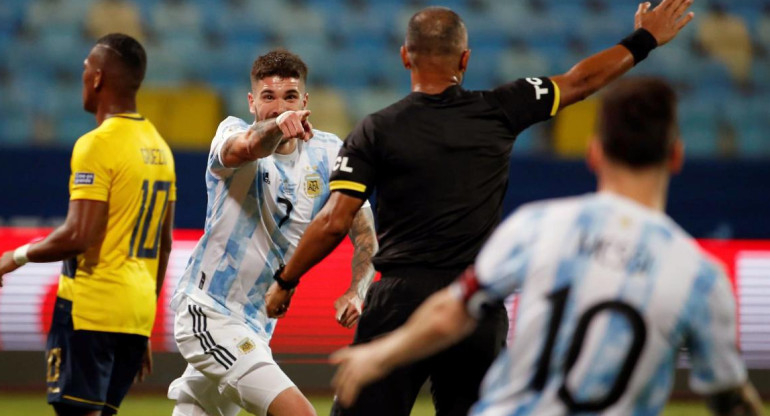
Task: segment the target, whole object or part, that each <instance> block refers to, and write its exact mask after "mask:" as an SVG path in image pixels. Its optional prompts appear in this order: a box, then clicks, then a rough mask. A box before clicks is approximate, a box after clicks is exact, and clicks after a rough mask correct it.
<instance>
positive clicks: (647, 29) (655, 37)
mask: <svg viewBox="0 0 770 416" xmlns="http://www.w3.org/2000/svg"><path fill="white" fill-rule="evenodd" d="M692 2H693V0H663V2H661V3H660V4H659V5H658V6H657V7H655V8H654V9H652V10H650V8H651V4H650V3H649V2H646V3H641V4H640V5H639V9H638V10H637V12H636V16H635V19H634V20H635V24H634V27H635V29H636V31H635V32H634V33H632V34H631V35H630V36H628V37H627V38H625V39H623V40H622V41H621V42H620V43H619V44H618V45H616V46H613V47H611V48H609V49H605V50H603V51H601V52H599V53H597V54H595V55H593V56H591V57H589V58H586V59H584V60H582V61H580V62H579V63H578V64H577V65H575V66H574V67H572V69H570V70H569V71H568V72H567V73H565V74H563V75H557V76H553V77H550V78H551V80H552V81H553V82H554V83H555V84H556V85H558V87H559V90H560V94H561V100H560V103H559V108H560V109H561V108H564V107H566V106H568V105H570V104H573V103H576V102H578V101H581V100H583V99H585V98H586V97H588V96H589V95H591V94H593V93H595V92H596V91H597V90H599V89H600V88H602V87H604V86H605V85H607V84H609V83H610V82H612V81H613V80H614V79H616V78H618V77H619V76H621V75H623V74H625V73H626V72H628V70H630V69H631V68H633V66H634V65H636V64H638V63H639V62H641V61H642V60H643V59H644V58H646V57H647V54H649V53H650V51H652V50H653V49H655V48H656V47H658V46H663V45H665V44H666V43H668V42H669V41H671V39H673V38H674V37H675V36H676V35H677V34H678V33H679V31H680V30H682V28H684V27H685V26H686V25H687V24H688V23H689V22H690V21H691V20H692V18H693V16H694V14H693V12H689V13H687V9H688V8H689V7H690V6H691V5H692Z"/></svg>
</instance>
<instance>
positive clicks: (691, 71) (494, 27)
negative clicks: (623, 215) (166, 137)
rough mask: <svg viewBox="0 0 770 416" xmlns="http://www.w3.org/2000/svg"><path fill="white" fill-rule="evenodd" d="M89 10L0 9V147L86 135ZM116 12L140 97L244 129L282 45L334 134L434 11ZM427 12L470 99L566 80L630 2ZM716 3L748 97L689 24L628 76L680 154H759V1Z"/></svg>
mask: <svg viewBox="0 0 770 416" xmlns="http://www.w3.org/2000/svg"><path fill="white" fill-rule="evenodd" d="M98 1H99V0H84V1H78V2H67V6H66V7H62V6H61V4H62V3H63V2H62V0H45V1H44V0H34V1H24V0H3V1H2V2H0V56H2V57H3V59H1V60H0V123H2V124H1V125H0V147H2V146H20V145H24V144H25V143H33V144H35V145H67V144H69V143H71V142H72V141H73V140H74V139H75V138H77V137H78V136H79V135H80V134H82V133H84V132H85V131H86V130H87V129H89V128H90V127H92V125H93V123H92V122H91V119H90V118H89V116H88V115H82V114H80V113H82V111H81V110H80V106H79V105H73V103H77V102H79V100H80V88H79V82H80V73H81V71H82V59H83V58H84V57H85V56H86V54H87V53H88V50H89V48H90V45H91V44H92V42H93V39H89V38H87V35H86V30H85V28H86V23H87V22H86V21H85V20H86V19H87V16H88V10H89V7H91V5H92V4H95V3H96V2H98ZM128 1H131V2H132V3H133V4H134V5H136V7H137V8H138V9H139V10H140V15H141V18H142V20H143V28H144V31H145V32H146V34H147V36H146V37H147V39H145V46H146V48H147V51H148V56H149V68H148V74H147V80H146V85H147V86H148V87H149V88H162V89H167V88H178V89H184V88H186V87H187V86H188V85H191V84H199V83H201V82H203V83H205V84H207V85H208V86H209V87H211V88H213V89H214V91H216V93H217V94H218V95H219V96H220V98H221V101H222V103H224V106H223V108H224V109H223V113H227V114H235V115H241V116H245V117H248V113H245V110H246V109H245V105H244V102H245V92H246V91H248V88H249V84H248V73H249V69H250V66H251V62H252V61H253V59H254V58H255V57H256V56H257V55H258V54H260V53H263V52H265V51H267V50H269V49H270V48H274V47H278V46H283V47H286V48H288V49H290V50H292V51H295V52H297V53H298V54H300V55H301V56H302V57H303V58H304V59H305V60H306V61H307V63H308V65H309V67H310V80H309V82H310V92H311V94H312V90H313V88H321V87H324V88H325V89H328V88H332V89H333V90H334V91H336V93H335V94H336V95H337V96H339V97H344V100H343V102H344V104H345V105H343V106H335V108H337V107H341V108H344V110H341V111H344V112H345V113H346V114H345V115H344V116H343V118H346V119H347V120H348V122H346V123H345V122H343V123H336V124H338V125H352V123H354V122H355V121H357V120H359V119H360V118H361V117H363V116H364V115H365V114H367V113H368V112H371V111H374V110H376V109H378V108H381V107H382V106H384V105H387V104H389V103H390V102H392V101H393V100H396V99H398V98H400V97H402V96H403V95H405V94H406V93H408V91H409V88H408V87H409V85H408V83H409V77H408V73H407V72H406V71H405V70H404V69H403V68H402V66H401V64H400V60H399V56H398V47H399V46H400V44H401V42H402V39H403V36H404V31H405V28H406V24H407V20H408V17H409V16H410V15H411V14H412V13H413V12H414V11H415V10H418V9H419V8H422V7H424V6H426V5H430V4H437V3H436V2H433V1H427V0H260V1H259V2H255V1H251V0H221V1H211V0H158V1H154V0H128ZM440 3H441V4H442V5H446V6H449V7H452V8H453V9H455V10H456V11H458V12H459V13H460V14H461V15H462V16H463V17H464V19H465V21H466V24H467V26H468V30H469V34H470V44H471V48H472V51H473V52H472V57H471V65H470V69H469V71H468V73H467V75H466V79H465V82H464V85H465V86H466V87H467V88H471V89H481V88H490V87H493V86H495V85H497V84H499V83H502V82H506V81H509V80H512V79H514V78H517V77H521V76H542V75H549V74H553V73H561V72H565V71H566V70H568V69H569V68H570V67H571V66H572V65H573V64H574V63H576V62H577V61H578V60H579V59H581V58H583V57H585V56H587V55H588V54H590V53H594V52H597V51H599V50H601V49H603V48H606V47H609V46H611V45H613V44H614V43H616V42H617V41H618V40H619V39H620V38H622V37H623V36H624V35H625V34H627V33H628V32H629V31H630V28H631V25H632V22H633V14H634V12H635V9H636V6H637V2H625V1H616V0H521V1H504V0H446V1H442V2H440ZM723 3H724V4H725V5H726V6H727V11H728V13H731V14H734V15H737V16H739V17H740V18H741V19H743V21H744V22H745V25H746V27H747V28H748V29H749V31H750V33H751V36H752V39H753V42H754V44H755V45H756V46H755V48H754V49H755V50H756V56H755V58H754V62H753V63H752V70H751V77H750V81H749V82H748V85H746V83H745V82H736V81H735V80H734V79H733V78H732V77H731V74H730V73H729V72H728V70H727V69H726V68H725V65H724V64H720V63H719V62H718V61H717V60H715V59H714V58H712V57H710V56H709V55H708V54H707V53H705V52H704V51H703V50H702V49H700V48H699V47H698V39H697V30H696V25H697V24H698V21H697V20H696V21H695V22H694V24H693V25H692V27H689V28H687V29H686V30H685V31H684V32H683V33H682V34H681V36H680V38H679V39H677V40H676V41H675V42H673V43H672V44H671V45H669V46H667V47H666V48H665V49H663V50H660V51H656V52H655V53H653V54H652V55H651V57H650V58H649V59H648V61H646V62H644V63H643V64H642V65H640V66H639V67H638V68H636V69H635V70H634V72H633V73H634V74H637V75H653V76H663V77H665V78H666V79H669V80H671V81H672V82H673V83H674V84H675V85H676V86H677V88H678V89H679V91H680V93H681V96H682V105H681V106H680V107H681V108H682V124H683V125H682V131H683V132H684V133H685V139H686V140H687V141H688V147H689V148H690V150H691V151H690V154H692V155H697V156H698V157H722V156H724V157H732V156H743V157H758V156H770V134H768V133H766V132H768V131H770V129H769V128H768V127H770V126H768V124H769V123H770V121H768V120H770V117H768V114H767V110H766V109H765V107H767V105H766V103H768V102H770V58H768V56H770V1H768V0H741V1H734V2H723ZM693 7H694V9H695V10H696V12H697V13H698V14H699V15H704V14H706V13H709V4H708V2H698V3H696V4H695V5H694V6H693ZM31 91H34V92H35V94H32V93H31ZM43 94H45V96H44V97H45V98H43ZM736 97H742V98H741V99H737V98H736ZM726 103H728V104H726ZM763 103H764V104H763ZM313 104H314V105H315V106H319V105H322V103H320V102H319V101H314V102H313ZM180 111H181V110H180ZM223 115H224V114H218V115H217V117H215V118H219V117H221V116H223ZM38 118H43V119H46V120H49V121H50V123H51V124H52V126H53V127H52V128H53V133H52V134H53V135H54V136H55V139H54V140H51V139H50V138H46V137H37V136H39V135H40V134H43V135H45V134H49V133H48V130H46V129H41V128H40V127H39V126H37V125H36V123H35V122H33V121H32V120H34V119H38ZM175 131H179V129H176V130H175ZM543 131H550V130H549V128H548V127H546V128H545V129H544V130H541V131H539V132H536V133H531V134H529V135H528V136H526V137H524V138H522V139H520V140H519V143H518V144H517V146H516V150H517V151H519V152H523V153H527V152H538V151H542V149H543V148H544V147H543V146H542V142H543V141H542V140H536V139H533V137H540V136H541V133H542V132H543ZM567 131H569V129H567ZM41 132H42V133H41ZM341 134H343V135H344V132H341ZM560 140H561V139H560ZM172 141H173V140H172ZM732 142H734V144H733V145H730V143H732ZM546 148H547V146H546ZM730 149H733V150H730ZM555 151H557V153H558V149H556V150H555Z"/></svg>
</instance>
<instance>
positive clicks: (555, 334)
mask: <svg viewBox="0 0 770 416" xmlns="http://www.w3.org/2000/svg"><path fill="white" fill-rule="evenodd" d="M475 267H476V274H477V279H478V281H479V284H480V286H481V288H482V289H481V290H483V292H484V293H485V294H486V295H488V296H491V297H493V298H497V299H502V298H505V297H506V296H508V295H510V294H511V293H514V291H517V290H521V294H520V298H519V304H518V310H517V319H516V322H515V327H514V328H513V331H514V332H513V341H512V343H511V345H510V346H509V347H508V348H507V350H505V351H503V352H502V353H501V354H500V356H499V357H498V358H497V360H496V361H495V363H494V364H493V366H492V367H491V368H490V370H489V372H488V373H487V376H486V378H485V380H484V383H483V385H482V392H481V399H480V401H479V402H478V403H477V404H476V405H475V406H474V407H473V410H472V412H471V414H473V415H521V416H525V415H538V416H540V415H566V414H573V413H580V414H605V415H657V414H658V413H659V412H660V411H661V410H662V409H663V406H664V404H665V403H666V401H667V399H668V396H669V393H670V391H671V387H672V381H673V373H674V370H675V367H676V364H677V354H678V352H679V351H680V349H681V348H682V347H685V348H687V349H688V350H689V353H690V362H691V365H692V371H691V373H690V386H691V387H692V389H693V390H694V391H695V392H697V393H699V394H711V393H715V392H718V391H721V390H725V389H728V388H734V387H738V386H740V385H742V384H743V383H744V382H745V380H746V369H745V366H744V364H743V362H742V360H741V358H740V354H739V352H738V349H737V343H736V335H737V332H736V315H735V314H736V310H735V299H734V297H733V294H732V291H731V288H730V282H729V280H728V279H727V277H726V275H725V273H724V271H723V269H722V268H721V267H720V265H718V264H717V263H715V262H714V261H712V260H711V259H709V258H707V257H706V255H705V254H704V253H703V252H702V251H701V250H700V249H699V247H698V246H697V244H696V242H695V241H694V240H693V239H692V238H691V237H690V236H689V235H687V234H686V233H685V232H684V231H683V230H682V229H681V228H680V227H678V226H677V225H676V224H675V223H674V222H673V221H672V220H671V219H670V218H668V217H667V216H665V215H664V214H662V213H659V212H656V211H653V210H651V209H648V208H646V207H644V206H642V205H639V204H637V203H636V202H634V201H631V200H629V199H626V198H623V197H621V196H618V195H615V194H611V193H598V194H589V195H585V196H581V197H575V198H566V199H560V200H554V201H545V202H539V203H534V204H529V205H526V206H524V207H522V208H521V209H519V210H518V211H517V212H516V213H515V214H514V215H513V216H512V217H510V218H509V219H507V220H506V221H505V222H504V223H503V224H502V225H501V226H500V227H499V228H498V230H497V231H496V232H495V233H494V234H493V236H492V237H491V238H490V240H489V241H488V242H487V244H486V245H485V247H484V249H483V250H482V251H481V253H480V254H479V257H478V259H477V262H476V266H475Z"/></svg>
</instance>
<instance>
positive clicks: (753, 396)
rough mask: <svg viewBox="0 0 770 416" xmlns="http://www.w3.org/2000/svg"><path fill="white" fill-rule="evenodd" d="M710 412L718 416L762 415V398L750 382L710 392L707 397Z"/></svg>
mask: <svg viewBox="0 0 770 416" xmlns="http://www.w3.org/2000/svg"><path fill="white" fill-rule="evenodd" d="M708 406H709V409H711V413H713V414H715V415H718V416H758V415H763V414H764V411H763V410H762V400H761V399H760V398H759V394H758V393H757V391H756V389H755V388H754V386H753V385H751V383H748V382H747V383H746V384H744V385H743V386H741V387H738V388H736V389H731V390H727V391H723V392H720V393H716V394H712V395H711V396H709V398H708Z"/></svg>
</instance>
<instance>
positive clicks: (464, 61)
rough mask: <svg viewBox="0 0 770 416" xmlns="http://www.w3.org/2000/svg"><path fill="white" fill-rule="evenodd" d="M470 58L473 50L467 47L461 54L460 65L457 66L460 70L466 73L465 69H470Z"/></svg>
mask: <svg viewBox="0 0 770 416" xmlns="http://www.w3.org/2000/svg"><path fill="white" fill-rule="evenodd" d="M469 59H471V50H470V49H466V50H464V51H463V53H462V54H461V55H460V67H459V68H457V69H459V70H460V72H462V73H465V70H466V69H468V60H469Z"/></svg>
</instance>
